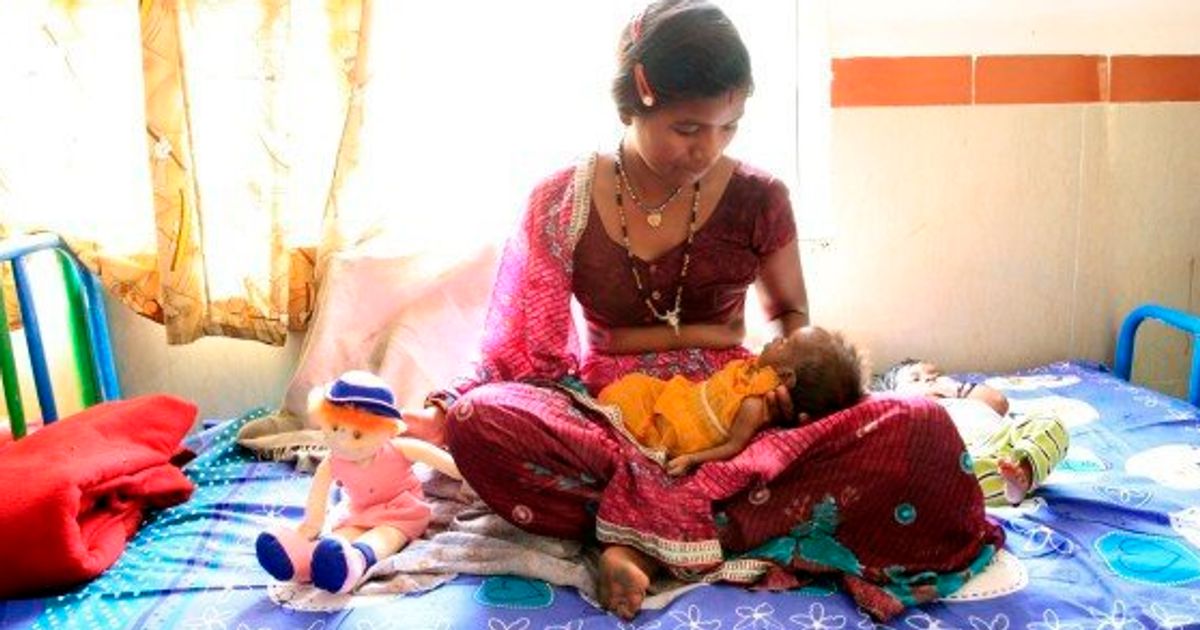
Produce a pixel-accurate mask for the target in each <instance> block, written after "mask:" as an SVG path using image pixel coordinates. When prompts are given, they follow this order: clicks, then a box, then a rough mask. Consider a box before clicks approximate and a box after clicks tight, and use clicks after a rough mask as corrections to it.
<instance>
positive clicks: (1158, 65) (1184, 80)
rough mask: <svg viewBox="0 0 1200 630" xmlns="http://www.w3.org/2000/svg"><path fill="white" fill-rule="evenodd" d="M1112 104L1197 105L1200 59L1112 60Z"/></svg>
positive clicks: (1116, 58) (1149, 58)
mask: <svg viewBox="0 0 1200 630" xmlns="http://www.w3.org/2000/svg"><path fill="white" fill-rule="evenodd" d="M1111 65H1112V100H1113V101H1116V102H1121V103H1130V102H1139V101H1200V56H1197V55H1186V56H1185V55H1179V56H1158V57H1134V56H1119V57H1113V58H1112V64H1111Z"/></svg>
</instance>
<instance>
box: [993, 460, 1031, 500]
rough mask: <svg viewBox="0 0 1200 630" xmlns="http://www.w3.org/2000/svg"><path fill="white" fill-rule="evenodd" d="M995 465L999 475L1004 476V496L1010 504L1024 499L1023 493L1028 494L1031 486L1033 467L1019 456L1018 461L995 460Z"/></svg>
mask: <svg viewBox="0 0 1200 630" xmlns="http://www.w3.org/2000/svg"><path fill="white" fill-rule="evenodd" d="M996 467H997V468H998V469H999V471H1000V476H1001V477H1003V478H1004V498H1005V499H1008V502H1009V503H1011V504H1012V505H1018V504H1019V503H1021V501H1024V500H1025V495H1027V494H1029V490H1030V489H1031V488H1032V486H1033V468H1032V467H1031V466H1030V465H1029V460H1028V459H1026V458H1021V460H1020V461H1019V462H1018V461H1013V460H1011V459H1001V460H1000V461H998V462H996Z"/></svg>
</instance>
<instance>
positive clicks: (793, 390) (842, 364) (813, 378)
mask: <svg viewBox="0 0 1200 630" xmlns="http://www.w3.org/2000/svg"><path fill="white" fill-rule="evenodd" d="M758 361H759V364H760V365H766V366H770V367H771V368H774V370H775V371H776V372H778V373H779V377H780V378H781V379H782V380H783V382H784V384H785V385H786V386H787V388H788V393H789V394H790V395H791V398H792V406H793V407H795V410H796V414H797V417H798V418H799V419H800V421H801V422H804V421H812V420H816V419H818V418H822V417H824V416H827V415H829V414H831V413H834V412H835V411H841V410H842V409H846V408H847V407H850V406H852V405H854V404H855V403H857V402H859V401H860V400H862V397H863V394H864V387H863V383H864V374H865V373H866V362H865V361H864V360H863V357H862V355H861V354H860V353H859V351H858V348H856V347H855V346H854V344H852V343H850V342H849V341H847V340H846V338H845V337H843V336H842V335H841V333H837V332H830V331H828V330H825V329H824V328H821V327H819V326H805V327H804V328H800V329H797V330H795V331H793V332H792V333H791V334H790V335H788V336H786V337H777V338H776V339H774V340H773V341H771V342H770V343H768V344H767V345H766V347H764V348H763V351H762V353H761V354H760V355H759V357H758Z"/></svg>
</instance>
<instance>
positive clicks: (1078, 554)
mask: <svg viewBox="0 0 1200 630" xmlns="http://www.w3.org/2000/svg"><path fill="white" fill-rule="evenodd" d="M983 378H985V377H984V376H983V375H968V379H969V380H981V379H983ZM990 382H991V383H992V384H993V385H996V386H998V387H1001V388H1002V389H1004V390H1005V391H1006V393H1007V394H1008V395H1009V396H1010V398H1011V399H1012V400H1013V401H1014V403H1013V407H1014V410H1015V412H1017V413H1021V412H1028V411H1029V410H1031V409H1046V408H1051V409H1053V410H1055V411H1056V412H1058V413H1060V414H1062V417H1063V418H1064V420H1065V422H1066V423H1067V424H1068V426H1069V428H1070V431H1071V440H1072V443H1071V449H1070V452H1069V454H1068V458H1067V460H1066V461H1065V462H1064V463H1063V464H1062V465H1061V466H1060V467H1059V469H1058V470H1057V471H1056V472H1055V473H1054V475H1053V476H1052V477H1051V478H1050V479H1049V480H1048V483H1047V484H1046V485H1045V487H1043V488H1042V489H1040V490H1039V491H1038V493H1037V496H1036V497H1035V498H1034V499H1032V500H1029V501H1026V502H1025V504H1023V505H1022V506H1021V507H1018V508H1004V509H997V510H994V511H992V512H991V513H992V514H993V515H994V516H995V517H996V518H997V519H998V520H1000V521H1001V522H1002V523H1003V524H1004V527H1005V529H1006V531H1007V534H1008V543H1007V545H1006V551H1005V553H1003V554H1002V555H1001V556H1000V558H999V560H998V561H997V564H996V565H995V566H993V567H992V568H991V569H990V570H989V571H988V572H987V573H985V575H984V576H981V577H980V578H979V579H977V580H976V581H974V582H972V583H970V584H968V586H967V587H966V588H965V589H964V592H963V593H960V594H959V595H957V596H956V597H957V598H958V599H955V600H954V601H946V602H940V603H937V604H933V605H927V606H923V607H921V608H919V609H912V610H910V611H907V612H906V613H905V614H903V615H901V616H900V617H899V618H897V619H895V620H893V621H892V622H891V623H890V624H889V626H890V627H892V628H897V629H900V628H903V629H917V630H925V629H933V628H962V629H973V630H985V629H991V630H1010V629H1015V628H1028V629H1029V630H1068V629H1073V630H1091V629H1097V630H1100V629H1103V630H1109V629H1111V630H1120V629H1124V630H1142V629H1152V628H1180V627H1187V626H1192V627H1200V415H1198V410H1197V409H1196V408H1195V407H1192V406H1190V405H1188V404H1186V403H1184V402H1182V401H1179V400H1175V399H1172V398H1168V397H1166V396H1162V395H1159V394H1156V393H1154V392H1151V391H1148V390H1145V389H1142V388H1139V387H1135V386H1131V385H1128V384H1126V383H1124V382H1122V381H1120V380H1118V379H1116V378H1113V377H1112V376H1111V375H1109V374H1107V373H1105V372H1104V371H1103V369H1102V368H1098V367H1097V366H1092V365H1084V364H1080V363H1059V364H1054V365H1050V366H1046V367H1043V368H1037V369H1033V370H1028V371H1025V372H1023V373H1021V374H1020V375H1014V376H1012V377H1006V378H992V379H991V380H990ZM259 413H261V412H259ZM255 415H256V414H248V415H247V416H245V417H243V418H240V419H237V420H233V421H229V422H226V423H223V424H220V425H218V426H216V427H214V428H212V429H210V430H208V431H205V432H202V433H200V434H198V435H196V436H195V437H193V438H192V439H191V442H192V447H193V448H194V449H195V450H197V451H198V452H199V453H200V455H199V457H198V458H197V459H196V460H194V461H193V462H191V463H190V464H189V465H188V467H187V470H188V474H189V475H190V476H191V477H192V479H194V480H195V481H196V484H197V490H196V493H195V495H194V496H193V498H192V499H191V500H190V501H188V502H187V503H186V504H183V505H180V506H177V507H175V508H173V509H170V510H167V511H165V512H162V513H160V514H157V515H155V516H153V517H151V518H150V519H149V520H148V521H147V522H146V524H145V525H144V527H143V528H142V530H141V531H140V532H139V533H138V535H137V536H136V538H135V539H134V540H133V541H132V543H131V544H130V546H129V549H128V550H127V551H126V552H125V554H124V555H123V556H122V557H121V559H120V561H119V562H118V563H117V564H116V565H115V566H113V567H112V569H110V570H109V571H108V572H107V573H105V574H104V575H103V576H101V577H100V578H99V579H97V580H95V581H94V582H92V583H91V584H88V585H87V586H86V587H83V588H81V589H79V590H77V591H75V592H72V593H70V594H67V595H63V596H56V597H48V598H44V599H31V600H16V601H7V602H0V627H4V628H10V627H12V628H27V627H34V628H116V627H150V628H185V629H203V630H223V629H228V630H235V629H237V630H262V629H267V628H301V629H303V628H312V629H324V628H335V627H346V628H356V629H358V628H362V629H368V628H403V629H409V628H412V629H425V628H428V629H431V630H450V629H472V628H486V629H487V630H588V629H591V628H626V629H629V630H632V629H634V628H639V629H646V630H648V629H652V628H654V629H659V630H675V629H688V630H696V629H702V630H720V629H726V630H782V629H785V628H787V629H792V628H803V629H807V630H817V629H823V630H844V629H849V628H869V627H872V626H873V624H871V622H870V620H869V619H868V618H867V617H866V616H865V615H863V614H862V613H860V612H858V611H857V610H856V609H855V608H853V606H852V605H851V604H850V599H849V598H848V597H847V596H845V595H844V594H842V593H839V592H837V591H836V590H835V589H833V588H832V587H827V586H821V585H818V586H815V587H809V588H806V589H803V590H800V591H796V592H786V593H763V592H752V591H747V590H744V589H740V588H735V587H728V586H715V587H711V586H705V587H699V588H697V589H695V590H692V591H690V592H688V593H686V594H685V595H683V596H682V597H680V598H679V599H677V600H675V601H674V602H673V603H672V604H671V605H670V607H669V608H667V609H666V610H662V611H645V612H643V613H642V614H641V615H639V617H638V618H637V619H636V620H635V621H634V622H632V623H624V624H622V623H620V622H619V620H617V619H616V618H614V617H611V616H607V615H605V614H603V613H601V612H600V611H597V610H596V609H594V608H592V607H591V606H589V605H588V604H587V603H585V602H584V601H582V600H581V599H580V598H579V597H578V595H576V594H575V592H574V591H573V590H570V589H563V588H558V587H550V586H548V585H546V584H545V583H543V582H539V581H535V580H526V579H521V578H511V577H503V576H494V577H488V578H484V577H460V578H458V579H456V580H455V581H453V582H451V583H450V584H447V585H445V586H442V587H441V588H438V589H436V590H434V591H431V592H428V593H425V594H423V595H420V596H409V597H403V596H395V597H393V596H381V597H378V598H374V599H372V600H370V601H367V602H358V604H359V605H357V606H355V607H353V608H350V609H346V610H338V611H301V610H293V609H290V608H285V607H283V606H280V605H278V604H276V603H275V602H274V601H273V600H272V599H271V598H270V597H269V595H268V591H267V585H268V584H269V582H270V579H269V577H268V576H267V575H266V574H265V573H264V572H263V571H262V570H261V569H260V568H259V567H258V565H257V563H256V562H255V559H254V545H253V541H254V537H255V535H256V534H257V533H258V532H259V531H260V530H261V529H263V528H264V527H265V526H266V525H267V524H268V523H269V522H271V521H272V520H274V519H277V518H279V517H280V516H282V517H284V518H288V519H292V520H296V519H299V517H300V513H301V506H302V505H303V502H304V496H305V493H306V491H307V487H308V484H307V483H306V481H304V480H298V479H297V478H296V473H294V472H292V471H291V470H290V468H288V467H287V466H285V465H281V464H275V463H266V462H259V461H256V460H255V459H253V458H252V457H250V456H249V455H248V454H247V453H246V452H244V451H242V450H240V449H238V448H237V447H236V446H235V445H234V444H233V437H234V434H235V433H236V430H237V427H238V426H240V425H241V424H242V423H244V422H245V421H246V420H248V419H250V418H251V417H254V416H255ZM898 544H903V542H902V541H898ZM0 570H3V567H2V566H0Z"/></svg>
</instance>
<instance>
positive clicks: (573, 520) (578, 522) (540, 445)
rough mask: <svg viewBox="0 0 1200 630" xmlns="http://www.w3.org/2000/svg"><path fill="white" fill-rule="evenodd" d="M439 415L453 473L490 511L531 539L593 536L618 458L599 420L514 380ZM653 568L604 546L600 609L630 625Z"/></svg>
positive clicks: (558, 395)
mask: <svg viewBox="0 0 1200 630" xmlns="http://www.w3.org/2000/svg"><path fill="white" fill-rule="evenodd" d="M449 417H450V421H449V423H448V427H447V435H448V437H449V443H450V450H451V452H453V453H454V459H455V461H456V463H457V464H458V469H459V471H461V472H462V474H463V477H464V478H465V479H466V480H467V482H468V483H470V484H471V487H472V488H474V489H475V492H476V493H478V494H479V497H480V498H481V499H483V501H484V503H487V504H488V506H489V507H491V508H492V509H493V510H494V511H496V513H497V514H499V515H500V516H502V517H504V518H505V519H507V520H508V521H510V522H512V523H513V524H515V525H517V526H519V527H520V528H522V529H524V530H526V531H529V532H533V533H535V534H541V535H544V536H557V537H559V538H568V539H572V540H591V539H592V538H594V536H595V531H596V510H597V508H598V506H599V504H600V496H601V494H602V493H603V491H604V489H605V487H606V486H607V485H608V481H609V479H610V478H611V477H612V475H613V472H614V470H615V468H616V466H617V463H618V461H620V459H621V458H622V457H623V455H622V453H621V447H620V444H619V442H617V440H616V438H615V437H614V436H613V434H612V433H610V430H609V429H608V428H607V427H606V425H604V424H603V421H602V420H597V419H593V418H591V417H588V416H586V415H584V414H583V413H582V412H580V411H579V409H577V408H576V407H575V405H574V404H573V401H572V399H571V397H570V396H568V395H567V394H565V393H563V392H558V391H554V390H549V389H544V388H540V387H534V386H531V385H525V384H519V383H495V384H489V385H484V386H481V387H479V388H477V389H474V390H472V391H471V392H469V393H468V394H467V395H465V396H463V397H462V398H460V399H459V400H458V401H457V402H456V403H455V404H454V405H453V406H452V407H451V408H450V414H449ZM624 456H627V455H624ZM656 567H657V564H656V563H655V562H654V561H653V560H651V559H649V558H648V557H647V556H645V555H644V554H642V553H641V552H640V551H637V550H635V549H633V548H631V547H625V546H621V545H613V546H609V547H607V548H606V549H605V551H604V553H603V554H602V555H601V558H600V581H599V583H598V584H597V596H598V597H599V599H600V603H601V604H602V605H603V606H604V607H605V608H608V609H610V610H613V611H614V612H616V613H617V614H619V615H621V616H622V617H625V618H627V619H628V618H631V617H632V616H633V615H634V614H636V613H637V611H638V610H639V609H640V608H641V605H642V600H643V599H644V598H645V594H646V589H647V588H648V587H649V585H650V578H651V577H653V574H654V571H655V569H656Z"/></svg>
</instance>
